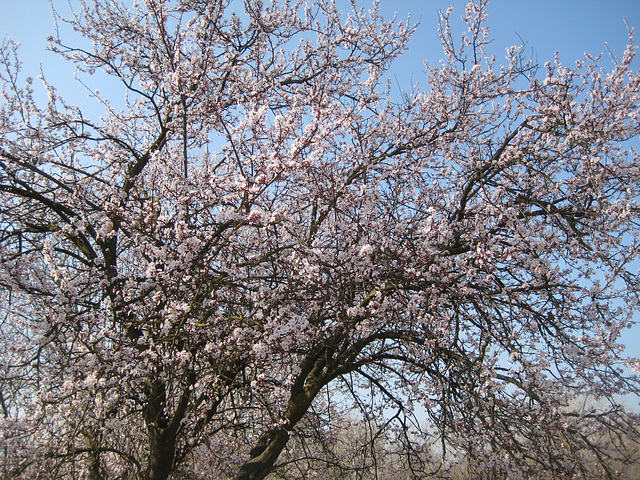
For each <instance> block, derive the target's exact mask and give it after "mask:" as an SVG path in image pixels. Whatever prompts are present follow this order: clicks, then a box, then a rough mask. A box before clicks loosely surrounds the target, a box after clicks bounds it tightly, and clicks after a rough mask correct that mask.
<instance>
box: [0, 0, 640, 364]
mask: <svg viewBox="0 0 640 480" xmlns="http://www.w3.org/2000/svg"><path fill="white" fill-rule="evenodd" d="M52 1H53V4H54V5H55V6H56V7H57V8H60V9H61V10H63V11H64V9H65V8H68V7H67V5H68V2H67V0H52ZM358 2H359V4H360V5H362V6H366V5H369V4H370V1H369V0H358ZM450 3H451V4H452V5H453V6H454V7H455V12H454V16H455V17H458V16H459V14H460V13H461V12H462V11H463V8H464V5H465V3H466V1H465V0H451V1H448V0H382V8H383V12H384V13H385V15H388V16H389V17H391V16H392V15H393V13H394V12H395V11H397V12H398V19H403V20H404V19H406V17H407V15H408V14H409V13H411V16H412V19H413V20H414V21H420V26H419V27H418V30H417V32H416V34H415V36H414V37H413V39H412V40H411V43H410V48H409V52H408V54H407V55H405V57H403V58H401V59H400V60H399V61H398V62H397V63H396V65H395V66H394V67H393V74H394V76H395V77H396V79H397V81H398V84H399V85H400V86H401V87H403V88H406V89H408V88H409V87H410V86H411V85H412V84H413V83H415V82H417V81H420V80H421V71H422V68H423V67H422V60H424V59H427V60H428V61H429V62H430V63H432V64H435V63H436V62H437V61H438V60H439V59H440V57H441V54H442V50H441V47H440V45H439V43H438V38H437V29H436V26H437V21H438V13H437V12H438V10H446V8H447V6H448V5H449V4H450ZM488 13H489V22H488V23H489V26H490V28H491V36H492V37H493V38H494V41H495V42H494V46H495V52H496V53H497V54H500V53H502V52H504V49H505V48H507V47H508V46H510V45H516V44H521V43H522V41H524V42H526V44H527V48H528V52H529V53H530V54H531V55H532V57H533V58H534V59H536V60H537V61H538V62H539V63H540V64H542V63H544V62H545V61H547V60H551V59H553V56H554V54H555V52H556V51H558V52H560V58H561V60H562V61H563V63H565V64H568V65H570V64H573V62H574V60H576V59H578V58H581V57H582V56H583V54H584V52H585V51H588V52H589V53H592V54H598V53H602V52H605V55H606V47H605V44H608V45H609V48H610V49H611V50H612V51H613V52H614V53H615V54H618V55H622V52H623V51H624V49H625V47H626V44H627V31H626V27H625V24H624V19H625V18H626V20H627V22H628V24H629V25H630V26H631V27H635V28H636V30H637V37H636V41H637V43H640V0H491V1H490V3H489V12H488ZM53 32H54V24H53V20H52V17H51V6H50V3H49V0H0V36H1V37H4V35H6V34H8V35H10V36H11V37H12V38H13V39H15V40H16V41H18V42H20V43H21V44H22V50H21V58H22V60H23V61H24V68H23V73H24V74H25V75H31V76H34V77H35V76H36V75H38V74H39V73H40V66H39V65H40V63H43V69H44V72H45V74H46V76H47V78H48V79H49V81H50V82H51V83H52V84H53V85H55V86H57V87H59V90H60V91H61V92H64V93H67V92H68V93H69V94H71V95H72V96H76V95H80V96H78V97H76V98H73V99H72V102H81V101H82V98H83V97H84V93H83V92H82V87H79V86H74V83H73V66H71V65H65V64H62V65H61V64H60V63H59V62H58V61H57V57H56V56H54V55H53V54H51V53H48V52H46V47H47V43H46V40H45V39H46V37H47V35H49V34H52V33H53ZM635 66H636V68H637V69H640V60H639V59H636V61H635ZM76 85H77V84H76ZM624 340H625V343H626V344H627V346H628V349H627V353H629V354H630V355H633V356H637V357H640V326H638V327H636V328H635V329H634V330H632V331H630V332H627V334H626V335H625V337H624Z"/></svg>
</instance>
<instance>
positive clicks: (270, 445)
mask: <svg viewBox="0 0 640 480" xmlns="http://www.w3.org/2000/svg"><path fill="white" fill-rule="evenodd" d="M326 353H327V352H326V350H325V349H320V350H319V351H316V352H313V353H312V354H310V355H308V356H307V357H306V358H305V360H304V361H303V362H302V365H301V372H300V374H299V375H298V377H297V378H296V381H295V382H294V384H293V386H292V387H291V397H290V398H289V403H288V405H287V411H286V412H285V414H284V420H285V422H284V424H285V425H286V429H285V427H279V428H276V429H273V430H270V431H268V432H267V433H265V434H264V435H262V436H261V437H260V439H259V440H258V442H257V443H256V446H255V447H254V448H253V449H252V450H251V452H249V453H250V456H251V458H250V459H249V460H247V461H246V462H245V463H244V464H243V465H242V466H241V467H240V470H239V471H238V474H237V475H236V478H235V480H263V479H264V478H265V477H266V476H267V475H269V473H271V471H272V470H273V466H274V465H275V463H276V460H278V457H279V456H280V453H281V452H282V450H283V449H284V447H285V445H286V444H287V441H288V440H289V432H290V431H291V430H292V429H293V427H294V426H295V425H296V424H297V423H298V422H299V421H300V419H301V418H302V417H303V416H304V415H305V413H306V412H307V410H308V409H309V407H310V406H311V402H313V399H314V398H315V397H316V395H317V394H318V392H319V391H320V389H321V388H322V387H323V386H324V385H326V384H327V383H328V382H329V381H330V379H331V378H332V375H331V373H330V368H327V357H326Z"/></svg>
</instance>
